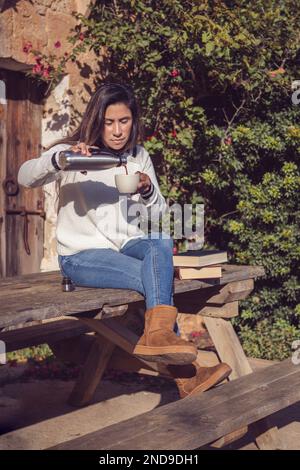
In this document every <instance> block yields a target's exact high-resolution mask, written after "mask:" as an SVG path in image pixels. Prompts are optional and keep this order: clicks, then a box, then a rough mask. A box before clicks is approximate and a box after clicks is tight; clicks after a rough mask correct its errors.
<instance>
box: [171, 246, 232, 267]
mask: <svg viewBox="0 0 300 470" xmlns="http://www.w3.org/2000/svg"><path fill="white" fill-rule="evenodd" d="M227 261H228V258H227V251H220V250H197V251H196V250H195V251H194V250H190V251H185V252H183V253H178V254H177V255H173V264H174V266H180V267H181V266H182V267H190V268H202V267H204V266H210V265H212V264H220V263H226V262H227Z"/></svg>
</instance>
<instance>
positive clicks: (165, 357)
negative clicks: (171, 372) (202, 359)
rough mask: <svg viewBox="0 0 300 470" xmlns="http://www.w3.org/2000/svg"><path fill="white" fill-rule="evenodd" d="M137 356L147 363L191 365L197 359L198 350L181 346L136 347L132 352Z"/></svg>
mask: <svg viewBox="0 0 300 470" xmlns="http://www.w3.org/2000/svg"><path fill="white" fill-rule="evenodd" d="M132 353H133V354H134V355H135V356H137V357H139V358H140V359H143V360H145V361H150V362H151V361H152V362H162V363H164V364H178V365H184V364H191V363H192V362H193V361H195V359H196V358H197V349H196V348H194V347H193V346H192V347H190V348H187V347H186V346H185V347H184V350H183V348H182V347H180V346H165V347H161V346H160V347H159V348H155V347H151V346H136V347H135V349H134V350H133V352H132Z"/></svg>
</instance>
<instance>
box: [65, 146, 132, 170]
mask: <svg viewBox="0 0 300 470" xmlns="http://www.w3.org/2000/svg"><path fill="white" fill-rule="evenodd" d="M90 152H91V154H92V156H88V157H87V156H86V155H83V154H81V153H79V152H73V151H72V150H64V151H62V152H60V153H59V155H58V158H57V163H58V166H59V167H60V168H61V169H62V170H63V171H94V170H107V169H109V168H113V167H115V166H121V165H126V164H127V157H126V156H125V155H117V154H114V153H112V152H110V151H109V150H101V149H95V148H94V149H90Z"/></svg>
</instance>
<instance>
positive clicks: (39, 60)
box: [34, 57, 42, 64]
mask: <svg viewBox="0 0 300 470" xmlns="http://www.w3.org/2000/svg"><path fill="white" fill-rule="evenodd" d="M34 60H35V61H36V63H37V64H39V63H40V62H41V60H42V58H41V57H34Z"/></svg>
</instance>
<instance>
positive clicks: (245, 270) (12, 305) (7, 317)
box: [0, 265, 263, 328]
mask: <svg viewBox="0 0 300 470" xmlns="http://www.w3.org/2000/svg"><path fill="white" fill-rule="evenodd" d="M262 274H263V269H262V268H261V267H259V266H231V265H226V269H225V273H224V276H223V277H222V278H221V280H220V282H221V283H222V284H226V283H227V282H231V281H236V280H244V279H247V278H249V277H250V278H251V277H257V276H260V275H262ZM207 287H210V284H208V283H205V282H202V281H197V280H192V281H181V280H176V282H175V294H180V293H183V292H186V291H189V292H192V291H198V292H199V291H200V290H201V289H205V288H207ZM1 299H3V302H0V328H3V327H6V326H11V325H16V324H20V323H25V322H28V321H33V320H43V319H47V318H55V317H60V316H62V315H74V314H78V313H80V312H87V311H93V310H97V309H101V308H102V307H103V305H112V306H116V305H123V304H130V303H133V302H138V301H144V298H143V296H142V295H140V294H139V293H138V292H135V291H131V290H127V289H94V288H82V287H81V288H80V287H77V288H76V290H75V291H73V292H62V290H61V274H60V272H57V271H52V272H45V273H37V274H26V275H24V276H17V277H16V278H5V279H3V280H0V300H1ZM175 302H176V299H175ZM106 317H109V314H107V315H106Z"/></svg>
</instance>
